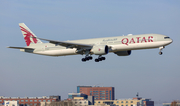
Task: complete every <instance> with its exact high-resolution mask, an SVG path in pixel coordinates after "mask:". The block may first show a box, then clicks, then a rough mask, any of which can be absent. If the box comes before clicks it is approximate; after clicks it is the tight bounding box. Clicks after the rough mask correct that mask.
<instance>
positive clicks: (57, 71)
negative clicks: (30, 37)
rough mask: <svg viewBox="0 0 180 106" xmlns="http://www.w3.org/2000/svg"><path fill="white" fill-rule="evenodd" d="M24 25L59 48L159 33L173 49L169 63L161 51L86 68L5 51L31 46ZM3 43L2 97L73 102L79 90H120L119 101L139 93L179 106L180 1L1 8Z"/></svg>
mask: <svg viewBox="0 0 180 106" xmlns="http://www.w3.org/2000/svg"><path fill="white" fill-rule="evenodd" d="M22 22H23V23H25V24H26V25H27V26H28V27H29V28H30V29H31V30H32V31H33V32H34V33H35V34H36V35H37V36H38V37H41V38H46V39H53V40H60V41H66V40H76V39H88V38H99V37H111V36H122V35H127V34H134V35H135V34H145V33H158V34H163V35H167V36H169V37H171V38H172V39H173V43H172V44H170V45H168V46H167V47H166V48H165V49H164V50H163V55H162V56H160V55H159V54H158V52H159V49H149V50H135V51H132V54H131V55H130V56H127V57H119V56H117V55H115V54H113V53H109V54H108V55H106V61H102V62H99V63H95V62H94V60H93V61H88V62H81V58H82V57H84V56H81V55H76V56H65V57H64V56H63V57H48V56H42V55H35V54H29V53H24V52H20V51H19V50H15V49H9V48H6V47H7V46H20V47H24V46H26V44H25V41H24V39H23V36H22V33H21V31H20V28H19V26H18V23H22ZM0 37H1V38H0V49H1V50H0V75H1V76H0V96H6V97H25V96H27V97H41V96H49V95H60V96H61V97H62V99H66V98H67V97H68V93H70V92H76V87H77V86H78V85H92V86H94V85H96V86H113V87H115V98H116V99H123V98H133V97H135V96H136V93H137V92H139V95H140V96H141V97H143V98H151V99H152V100H153V101H155V105H161V103H162V102H171V101H172V100H177V99H179V100H180V55H179V54H180V42H179V39H180V1H179V0H124V1H123V0H69V1H66V0H1V3H0ZM93 57H94V58H96V57H97V56H93Z"/></svg>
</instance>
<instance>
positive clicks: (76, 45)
mask: <svg viewBox="0 0 180 106" xmlns="http://www.w3.org/2000/svg"><path fill="white" fill-rule="evenodd" d="M37 39H40V40H45V41H49V43H53V44H56V45H60V46H64V47H66V48H77V49H88V48H92V47H93V45H88V44H81V43H73V42H68V41H55V40H49V39H43V38H37Z"/></svg>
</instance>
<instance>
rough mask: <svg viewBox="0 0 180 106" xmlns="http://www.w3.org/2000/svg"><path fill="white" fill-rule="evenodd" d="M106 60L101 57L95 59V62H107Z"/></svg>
mask: <svg viewBox="0 0 180 106" xmlns="http://www.w3.org/2000/svg"><path fill="white" fill-rule="evenodd" d="M105 59H106V58H105V57H101V55H100V56H99V57H98V58H97V59H95V62H99V61H102V60H105Z"/></svg>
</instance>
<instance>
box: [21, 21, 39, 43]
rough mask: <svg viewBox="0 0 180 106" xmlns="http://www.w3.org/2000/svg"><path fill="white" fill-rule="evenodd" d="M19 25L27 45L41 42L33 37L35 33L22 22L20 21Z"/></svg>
mask: <svg viewBox="0 0 180 106" xmlns="http://www.w3.org/2000/svg"><path fill="white" fill-rule="evenodd" d="M19 26H20V28H21V31H22V34H23V36H24V40H25V42H26V45H27V46H29V45H30V44H36V43H42V42H41V41H40V40H39V39H36V38H35V37H36V35H35V34H34V33H33V32H32V31H31V30H30V29H29V28H28V27H27V26H26V25H25V24H24V23H20V24H19Z"/></svg>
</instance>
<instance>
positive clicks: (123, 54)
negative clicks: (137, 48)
mask: <svg viewBox="0 0 180 106" xmlns="http://www.w3.org/2000/svg"><path fill="white" fill-rule="evenodd" d="M114 53H115V54H117V55H118V56H129V55H131V50H128V51H118V52H114Z"/></svg>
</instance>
